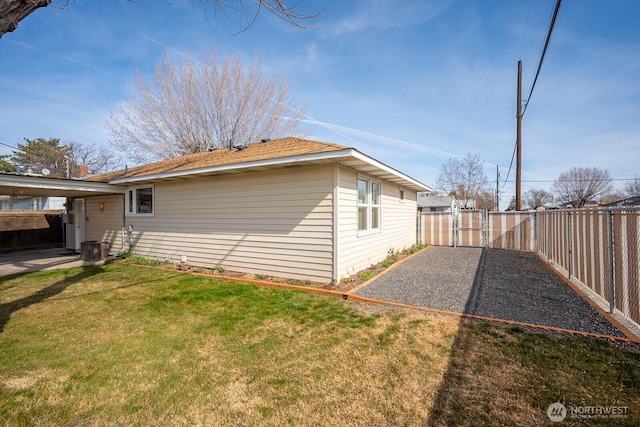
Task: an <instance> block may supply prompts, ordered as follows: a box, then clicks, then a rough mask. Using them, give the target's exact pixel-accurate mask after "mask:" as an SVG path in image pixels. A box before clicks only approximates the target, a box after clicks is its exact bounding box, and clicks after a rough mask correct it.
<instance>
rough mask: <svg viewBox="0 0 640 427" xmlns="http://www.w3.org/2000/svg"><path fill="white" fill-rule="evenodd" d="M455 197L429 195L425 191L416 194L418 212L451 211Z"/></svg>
mask: <svg viewBox="0 0 640 427" xmlns="http://www.w3.org/2000/svg"><path fill="white" fill-rule="evenodd" d="M455 201H456V199H455V197H452V196H430V195H428V194H425V193H419V194H418V209H419V210H420V212H453V207H454V205H455Z"/></svg>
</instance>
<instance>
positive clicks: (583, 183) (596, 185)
mask: <svg viewBox="0 0 640 427" xmlns="http://www.w3.org/2000/svg"><path fill="white" fill-rule="evenodd" d="M553 191H554V192H555V193H556V195H557V196H558V198H557V199H556V200H558V199H559V200H563V201H566V202H570V203H571V204H572V205H573V206H574V207H576V208H581V207H582V206H584V205H585V204H586V203H587V202H588V201H589V200H593V199H594V198H595V197H597V196H600V195H602V194H605V193H608V192H611V191H613V184H612V180H611V178H610V177H609V172H608V171H606V170H601V169H598V168H595V167H592V168H584V167H573V168H571V169H570V170H568V171H567V172H563V173H561V174H560V176H559V177H558V179H556V180H555V182H554V183H553Z"/></svg>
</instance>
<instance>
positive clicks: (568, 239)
mask: <svg viewBox="0 0 640 427" xmlns="http://www.w3.org/2000/svg"><path fill="white" fill-rule="evenodd" d="M567 252H568V254H569V262H568V263H567V273H569V280H571V267H572V258H573V245H572V242H571V211H568V212H567Z"/></svg>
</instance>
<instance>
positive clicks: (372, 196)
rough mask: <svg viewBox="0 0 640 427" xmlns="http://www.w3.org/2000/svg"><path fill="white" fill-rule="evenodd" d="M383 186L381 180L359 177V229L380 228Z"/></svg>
mask: <svg viewBox="0 0 640 427" xmlns="http://www.w3.org/2000/svg"><path fill="white" fill-rule="evenodd" d="M381 198H382V186H381V184H380V183H379V182H377V181H373V180H370V179H366V178H360V177H359V178H358V231H371V230H379V229H380V224H381V222H382V217H381V208H380V204H381Z"/></svg>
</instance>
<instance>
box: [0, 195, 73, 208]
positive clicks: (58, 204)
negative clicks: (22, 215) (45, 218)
mask: <svg viewBox="0 0 640 427" xmlns="http://www.w3.org/2000/svg"><path fill="white" fill-rule="evenodd" d="M66 200H67V199H66V198H65V197H48V196H34V197H30V196H26V197H23V196H17V195H10V196H0V210H1V211H11V210H12V211H57V210H64V204H65V202H66Z"/></svg>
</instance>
